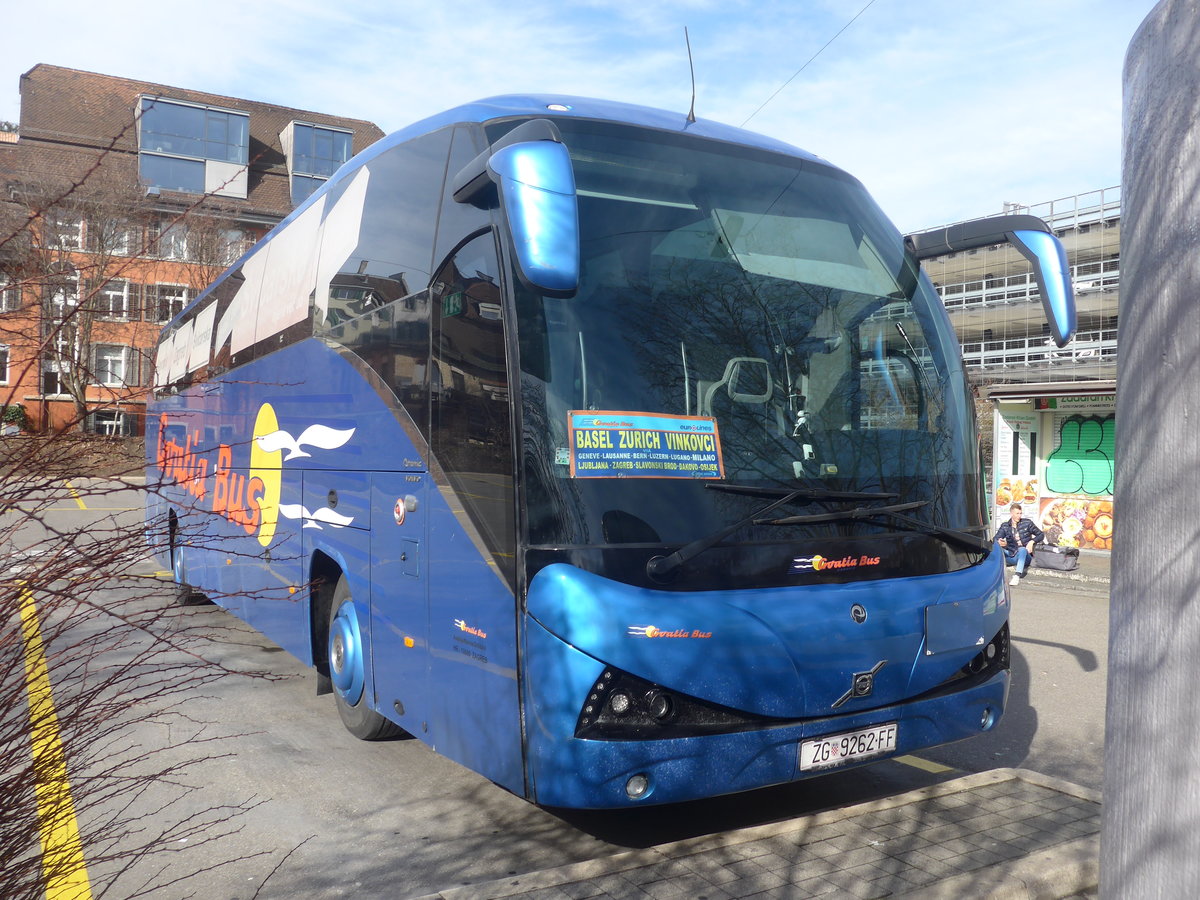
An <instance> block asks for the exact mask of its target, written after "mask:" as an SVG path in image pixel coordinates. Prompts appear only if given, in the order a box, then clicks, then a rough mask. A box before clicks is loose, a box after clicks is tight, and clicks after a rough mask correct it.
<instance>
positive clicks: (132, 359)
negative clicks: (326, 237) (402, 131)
mask: <svg viewBox="0 0 1200 900" xmlns="http://www.w3.org/2000/svg"><path fill="white" fill-rule="evenodd" d="M382 136H383V133H382V132H381V131H380V129H379V128H378V126H376V125H374V124H373V123H371V122H365V121H360V120H357V119H347V118H342V117H339V116H331V115H325V114H321V113H313V112H307V111H302V110H296V109H290V108H287V107H281V106H273V105H270V104H267V103H258V102H255V101H250V100H242V99H237V98H233V97H223V96H217V95H213V94H206V93H202V92H199V91H193V90H187V89H184V88H177V87H170V86H167V85H161V84H152V83H148V82H144V81H134V80H131V79H126V78H115V77H112V76H108V75H98V74H95V73H91V72H81V71H77V70H74V69H65V68H60V67H57V66H49V65H38V66H35V67H34V68H32V69H30V70H29V71H28V72H26V73H25V74H24V75H23V76H21V118H20V123H19V127H18V130H17V132H16V134H15V135H14V134H13V133H11V132H8V133H5V132H0V187H2V188H3V192H2V193H0V406H12V405H18V404H19V405H21V406H23V407H24V410H25V412H26V415H27V417H28V427H29V428H30V429H31V430H42V429H45V428H47V427H52V428H62V427H74V425H75V423H76V422H78V423H79V424H81V425H82V426H83V427H84V428H86V429H88V430H93V431H97V432H101V433H110V434H132V433H140V432H141V430H142V423H141V419H142V412H143V411H144V407H145V402H144V396H143V395H144V386H145V385H148V384H150V383H151V381H152V372H151V366H152V363H153V358H154V353H153V344H154V342H155V340H156V339H157V337H158V333H159V330H160V329H161V327H162V325H163V324H164V323H165V322H167V321H169V320H170V319H171V318H172V317H174V315H175V314H176V313H178V312H179V311H180V310H181V309H182V308H183V307H184V306H185V305H186V304H187V303H188V301H189V300H190V299H191V298H192V297H194V296H195V294H196V293H197V292H198V291H200V290H202V289H203V288H204V287H205V286H207V284H208V283H209V282H210V281H211V280H212V279H213V278H214V277H215V276H216V274H218V273H219V272H220V271H221V270H222V269H223V268H224V267H225V266H226V265H228V264H229V263H230V262H232V261H233V260H234V259H236V258H237V257H238V256H239V255H240V254H241V253H242V252H244V250H245V249H246V248H247V247H248V246H249V245H250V244H252V243H253V242H254V241H256V240H258V239H259V238H261V237H262V236H263V235H264V234H265V233H266V232H267V231H268V230H269V229H270V228H271V227H272V226H273V225H274V224H275V223H277V222H278V221H279V220H280V219H282V218H283V217H284V216H286V215H287V214H288V213H289V212H291V210H292V209H293V208H294V207H295V206H296V205H297V204H298V203H299V202H301V201H303V200H304V198H306V197H307V196H308V195H309V194H310V193H311V192H312V191H313V190H314V189H315V188H316V187H318V186H319V185H320V184H321V183H322V182H323V181H324V180H325V179H326V178H327V177H328V176H329V175H331V174H333V172H334V171H335V170H336V169H337V167H338V166H339V165H341V163H342V162H344V161H345V160H346V159H348V158H349V157H350V156H352V155H353V154H355V153H357V152H359V151H360V150H362V149H364V148H365V147H367V146H368V145H369V144H371V143H373V142H374V141H375V140H378V139H379V138H381V137H382Z"/></svg>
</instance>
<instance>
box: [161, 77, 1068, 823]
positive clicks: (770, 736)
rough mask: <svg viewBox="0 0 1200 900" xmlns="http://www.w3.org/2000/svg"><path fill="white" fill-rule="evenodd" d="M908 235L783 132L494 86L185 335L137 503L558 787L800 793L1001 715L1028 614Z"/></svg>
mask: <svg viewBox="0 0 1200 900" xmlns="http://www.w3.org/2000/svg"><path fill="white" fill-rule="evenodd" d="M1003 241H1010V242H1012V243H1014V244H1015V245H1016V246H1017V247H1018V248H1019V249H1020V250H1021V251H1022V252H1023V253H1024V254H1025V255H1026V256H1027V257H1028V258H1029V259H1030V261H1031V262H1032V264H1033V268H1034V272H1035V275H1036V276H1037V278H1038V281H1039V285H1040V288H1041V291H1042V296H1043V300H1044V304H1045V306H1046V310H1047V314H1048V317H1049V319H1050V321H1051V326H1052V330H1053V336H1054V338H1055V340H1056V341H1057V342H1058V343H1059V344H1060V345H1061V344H1063V343H1065V342H1066V341H1067V340H1069V339H1070V337H1071V334H1072V332H1073V330H1074V306H1073V298H1072V296H1071V291H1070V284H1069V281H1068V279H1067V269H1066V264H1065V256H1064V254H1063V252H1062V248H1061V246H1060V245H1059V244H1058V242H1057V240H1056V239H1055V238H1054V237H1053V235H1052V234H1051V233H1050V232H1049V230H1048V229H1047V228H1046V226H1045V225H1044V223H1042V222H1041V221H1040V220H1038V219H1036V218H1032V217H1028V216H1016V217H1013V216H1008V217H997V218H994V219H988V220H981V221H978V222H973V223H967V224H965V225H960V226H955V227H952V228H949V229H943V230H941V231H939V232H935V233H924V234H920V235H915V236H909V237H908V238H904V237H902V236H901V235H900V234H899V233H898V232H897V231H896V229H895V228H894V227H893V226H892V225H891V224H889V222H888V221H887V219H886V218H885V217H884V216H883V215H882V214H881V213H880V211H879V210H878V208H877V207H876V205H875V204H874V202H873V201H872V200H871V199H870V197H869V196H868V195H867V193H866V191H865V190H864V189H863V188H862V186H861V185H860V184H859V183H858V182H857V181H856V180H855V179H853V178H852V177H851V176H849V175H847V174H846V173H845V172H843V171H841V170H839V169H837V168H835V167H834V166H832V165H830V164H828V163H826V162H824V161H822V160H821V159H818V158H817V157H814V156H812V155H810V154H808V153H805V152H803V151H800V150H798V149H796V148H794V147H791V146H788V145H786V144H783V143H780V142H777V141H774V140H771V139H769V138H766V137H762V136H760V135H756V134H752V133H749V132H746V131H742V130H739V129H735V128H730V127H726V126H722V125H719V124H715V123H711V122H705V121H690V120H689V119H688V118H687V117H685V116H683V115H676V114H673V113H668V112H663V111H658V110H652V109H646V108H641V107H635V106H628V105H622V104H616V103H608V102H599V101H594V100H584V99H573V98H572V99H561V98H547V97H499V98H493V99H490V100H484V101H480V102H478V103H474V104H470V105H467V106H463V107H460V108H457V109H454V110H451V111H449V112H447V113H445V114H442V115H439V116H436V117H434V118H431V119H428V120H426V121H423V122H420V123H418V124H416V125H413V126H411V127H409V128H407V129H405V130H402V131H400V132H398V133H396V134H394V135H392V136H390V137H388V138H386V139H384V140H382V141H380V142H379V143H377V144H376V145H374V146H373V147H371V148H369V149H368V150H366V151H365V152H364V153H362V154H360V155H359V156H357V157H355V158H354V159H352V160H351V161H350V162H348V163H347V164H346V165H344V166H343V167H342V168H341V170H340V171H339V172H338V173H337V174H336V175H335V176H334V177H332V178H331V179H330V180H329V182H328V183H327V184H326V185H325V186H324V187H323V188H322V189H321V190H319V191H317V192H316V193H315V194H314V195H313V196H312V197H311V198H310V199H309V200H308V201H307V202H305V203H304V204H303V205H302V206H301V207H299V208H298V209H297V210H296V211H295V212H294V213H293V214H292V215H291V216H289V217H288V218H287V219H286V220H285V221H284V222H283V223H281V224H280V225H279V226H278V227H277V228H276V229H275V230H274V231H272V232H271V233H270V234H269V235H268V236H267V238H266V239H265V240H263V241H262V242H260V243H259V244H258V245H257V246H255V247H254V248H253V249H252V250H251V251H250V252H249V253H247V254H246V255H245V256H244V257H243V258H242V259H241V260H239V261H238V262H237V263H236V264H235V265H234V266H232V267H231V268H230V269H229V270H228V271H227V272H226V273H224V274H223V275H222V276H221V277H220V278H219V279H218V280H217V281H216V282H215V283H214V284H213V285H212V286H211V287H210V288H209V289H208V290H207V291H206V292H204V293H203V294H201V295H200V296H199V297H197V298H196V299H195V301H194V302H193V303H191V305H190V306H188V308H187V309H185V310H184V311H183V312H182V313H181V314H180V315H179V316H178V317H177V318H176V319H175V320H174V321H172V322H171V323H170V324H169V325H168V326H167V327H166V328H165V329H164V331H163V334H162V337H161V340H160V343H159V346H158V350H157V372H158V374H157V378H156V382H155V389H154V401H153V403H152V405H151V411H150V416H149V418H148V423H147V457H148V460H147V463H148V469H149V472H150V474H151V475H152V477H153V479H154V480H155V482H156V483H160V484H161V490H160V491H157V492H155V494H154V498H153V499H152V500H151V502H150V505H149V509H148V511H147V521H148V528H149V534H150V539H151V542H152V545H153V546H154V547H155V548H157V551H159V552H161V554H162V555H163V556H164V557H166V556H169V561H170V565H171V568H172V570H173V572H174V576H175V581H176V583H177V586H178V593H179V598H180V601H181V602H186V601H188V600H190V599H192V598H194V597H195V596H196V594H197V592H200V591H203V592H204V593H206V594H207V595H208V596H209V597H210V598H211V599H213V600H214V601H215V602H217V603H218V604H220V605H221V606H223V607H225V608H226V609H227V610H228V611H229V612H231V613H233V614H234V615H237V616H238V617H240V618H242V619H243V620H245V621H246V622H247V623H249V624H250V625H252V626H253V627H254V628H256V629H258V630H260V631H261V632H262V633H264V634H265V635H267V636H268V637H270V638H271V639H272V640H273V641H275V642H276V643H278V644H279V645H280V646H281V647H283V648H285V649H286V650H288V651H289V652H291V653H292V654H294V655H295V656H296V657H298V658H299V659H300V660H302V661H304V662H305V663H307V664H310V665H312V666H313V667H315V669H316V670H317V684H318V689H319V690H322V691H329V692H331V693H332V694H333V700H334V703H335V704H336V707H337V709H338V711H339V713H340V715H341V718H342V719H343V721H344V722H345V724H346V726H347V727H348V728H349V730H350V731H351V732H352V733H353V734H354V735H356V736H358V737H360V738H364V739H377V738H382V737H386V736H389V735H393V734H397V733H400V732H401V731H404V732H408V733H409V734H411V735H414V736H416V737H418V738H420V739H421V740H422V741H425V742H426V743H428V744H429V745H430V746H432V747H433V748H435V749H436V750H437V751H438V752H439V753H442V754H445V755H446V756H448V757H450V758H452V759H454V760H457V761H458V762H460V763H462V764H463V765H465V766H468V767H470V768H471V769H473V770H475V771H477V772H479V773H481V774H482V775H484V776H486V777H487V778H489V779H491V780H492V781H494V782H496V783H497V784H499V785H502V786H503V787H505V788H507V789H508V790H510V791H513V792H515V793H517V794H520V795H522V796H524V797H527V798H529V799H530V800H533V801H535V802H537V803H540V804H544V805H551V806H565V807H621V806H628V805H636V804H646V803H663V802H674V801H682V800H689V799H694V798H699V797H706V796H711V795H715V794H720V793H728V792H734V791H741V790H746V789H750V788H756V787H760V786H764V785H771V784H778V783H782V782H789V781H792V780H796V779H801V778H805V777H809V776H813V775H817V774H820V773H823V772H827V771H830V770H831V769H834V768H837V767H844V766H852V765H857V764H862V763H864V762H866V761H871V760H877V759H881V758H885V757H889V756H894V755H897V754H903V753H909V752H911V751H914V750H917V749H920V748H923V747H930V746H933V745H938V744H942V743H945V742H948V741H954V740H958V739H961V738H965V737H968V736H971V735H974V734H978V733H981V732H985V731H987V730H989V729H991V728H992V727H993V726H994V725H995V723H996V722H997V721H998V720H999V718H1000V716H1001V714H1002V713H1003V710H1004V705H1005V700H1006V696H1007V692H1008V679H1009V675H1008V666H1009V632H1008V612H1009V597H1008V593H1007V591H1008V589H1007V587H1006V582H1005V579H1004V577H1003V575H1004V566H1003V561H1002V556H1001V554H1000V553H999V552H998V551H997V550H996V549H995V548H994V547H993V545H992V544H991V543H990V542H989V540H988V538H987V527H988V514H987V511H986V509H985V501H984V493H983V484H982V478H981V468H980V456H979V451H978V443H977V438H976V424H975V417H974V408H973V404H972V398H971V392H970V388H969V386H968V383H967V380H966V377H965V375H964V370H963V365H962V359H961V353H960V351H959V348H958V344H957V342H956V339H955V335H954V332H953V330H952V329H951V326H950V322H949V319H948V318H947V315H946V312H945V310H944V309H943V307H942V305H941V303H940V301H939V298H938V296H937V294H936V292H935V290H934V289H933V286H932V285H931V283H930V282H929V280H928V278H927V277H926V276H924V275H923V274H922V273H921V270H920V260H921V259H922V258H926V257H929V256H932V255H935V254H938V253H944V252H949V251H951V250H965V249H968V248H970V247H979V246H985V245H989V244H995V243H1000V242H1003Z"/></svg>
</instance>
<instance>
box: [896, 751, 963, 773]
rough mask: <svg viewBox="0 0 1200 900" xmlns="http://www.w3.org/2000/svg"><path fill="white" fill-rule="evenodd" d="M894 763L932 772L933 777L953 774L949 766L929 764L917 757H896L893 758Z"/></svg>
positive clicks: (927, 761)
mask: <svg viewBox="0 0 1200 900" xmlns="http://www.w3.org/2000/svg"><path fill="white" fill-rule="evenodd" d="M894 759H895V760H896V762H898V763H904V765H906V766H912V767H913V768H914V769H921V770H922V771H925V772H932V773H933V774H935V775H941V774H942V773H943V772H953V771H954V769H953V768H951V767H950V766H943V765H942V764H941V763H935V762H930V761H929V760H927V759H921V758H920V757H919V756H897V757H894Z"/></svg>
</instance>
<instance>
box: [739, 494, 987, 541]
mask: <svg viewBox="0 0 1200 900" xmlns="http://www.w3.org/2000/svg"><path fill="white" fill-rule="evenodd" d="M928 503H929V501H928V500H916V501H914V502H912V503H897V504H895V505H894V506H876V507H874V508H872V507H858V508H856V509H843V510H838V511H837V512H831V513H818V514H816V515H811V516H787V517H786V518H783V519H756V520H755V522H754V524H755V525H810V524H814V523H817V522H844V521H846V520H851V521H853V520H857V519H871V518H875V517H884V516H886V517H887V518H889V519H894V520H895V521H897V522H900V523H901V524H902V525H904V526H906V530H908V531H916V532H920V533H922V534H929V535H933V536H935V537H940V538H942V539H943V540H946V541H952V542H955V543H958V544H961V545H964V546H966V547H968V548H970V549H971V550H980V551H982V550H987V549H988V548H989V547H991V542H990V541H988V540H987V539H986V538H982V537H980V536H979V535H977V534H971V533H969V532H966V531H958V530H956V529H953V528H945V527H943V526H941V525H930V524H929V523H928V522H922V521H921V520H920V519H914V518H913V517H912V516H906V515H904V513H905V512H906V511H907V510H910V509H916V508H917V507H920V506H925V505H927V504H928Z"/></svg>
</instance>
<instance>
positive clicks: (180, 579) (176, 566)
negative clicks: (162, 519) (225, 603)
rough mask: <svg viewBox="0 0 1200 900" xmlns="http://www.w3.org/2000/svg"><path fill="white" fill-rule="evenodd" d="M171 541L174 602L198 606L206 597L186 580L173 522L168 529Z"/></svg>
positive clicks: (177, 535) (180, 548)
mask: <svg viewBox="0 0 1200 900" xmlns="http://www.w3.org/2000/svg"><path fill="white" fill-rule="evenodd" d="M170 543H171V575H172V577H173V578H174V580H175V603H176V605H177V606H198V605H200V604H201V603H207V602H208V598H207V597H206V596H204V594H202V593H200V592H199V591H197V590H196V589H195V588H194V587H192V586H191V585H190V584H188V582H187V572H186V570H185V569H184V565H183V548H182V547H181V546H180V543H179V533H178V531H177V530H176V526H175V524H174V523H172V525H171V530H170Z"/></svg>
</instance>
